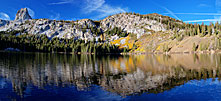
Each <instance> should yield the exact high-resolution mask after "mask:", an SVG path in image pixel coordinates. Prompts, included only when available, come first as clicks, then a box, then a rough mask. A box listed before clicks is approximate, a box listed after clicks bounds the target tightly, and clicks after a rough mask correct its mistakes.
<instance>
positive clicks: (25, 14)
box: [15, 8, 32, 21]
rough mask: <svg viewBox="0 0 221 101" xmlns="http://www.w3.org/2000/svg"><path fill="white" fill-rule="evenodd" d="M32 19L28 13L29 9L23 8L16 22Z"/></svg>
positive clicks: (17, 15)
mask: <svg viewBox="0 0 221 101" xmlns="http://www.w3.org/2000/svg"><path fill="white" fill-rule="evenodd" d="M29 19H32V18H31V16H30V15H29V13H28V9H27V8H22V9H20V10H19V11H18V12H17V14H16V17H15V20H16V21H17V20H19V21H23V20H29Z"/></svg>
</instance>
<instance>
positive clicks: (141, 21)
mask: <svg viewBox="0 0 221 101" xmlns="http://www.w3.org/2000/svg"><path fill="white" fill-rule="evenodd" d="M115 27H118V28H121V29H122V30H123V31H125V32H127V33H134V34H137V37H138V38H139V37H140V36H142V35H144V34H150V33H151V30H152V31H165V30H166V25H165V24H162V23H159V22H157V21H156V20H152V19H147V18H144V17H141V16H137V15H133V14H128V13H127V14H126V13H121V14H116V15H113V16H110V17H107V18H105V19H103V20H100V21H93V20H90V19H82V20H79V21H64V20H60V21H56V20H49V19H32V18H31V16H30V15H29V13H28V9H27V8H22V9H21V10H19V11H18V12H17V14H16V18H15V20H14V21H6V20H0V31H13V30H24V33H28V34H45V35H47V36H48V37H49V38H52V37H59V38H68V39H70V38H75V39H83V40H92V39H93V38H94V37H96V36H99V35H95V34H96V33H93V31H92V30H96V31H97V30H99V31H100V33H105V31H107V30H111V29H113V28H115ZM92 28H93V29H92Z"/></svg>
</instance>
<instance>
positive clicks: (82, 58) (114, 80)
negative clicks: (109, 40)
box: [0, 52, 221, 96]
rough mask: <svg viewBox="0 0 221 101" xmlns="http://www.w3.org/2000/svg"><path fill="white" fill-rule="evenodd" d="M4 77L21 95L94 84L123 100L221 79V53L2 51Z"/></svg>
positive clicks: (86, 87) (0, 58)
mask: <svg viewBox="0 0 221 101" xmlns="http://www.w3.org/2000/svg"><path fill="white" fill-rule="evenodd" d="M0 56H1V57H0V76H1V77H3V78H7V79H9V80H10V81H11V82H12V86H13V90H14V91H15V92H17V93H18V94H19V95H21V96H22V95H23V93H24V91H25V89H27V85H34V86H36V87H38V88H44V87H45V86H46V85H52V86H76V87H77V88H78V90H87V89H88V87H90V86H91V85H94V84H95V85H98V86H101V87H102V88H103V89H104V90H106V91H109V92H112V93H117V94H119V95H122V96H126V95H133V94H142V93H144V92H148V93H160V92H164V91H165V90H170V89H172V88H174V87H175V86H179V85H183V84H184V83H185V82H188V81H189V80H194V79H196V80H200V79H207V78H214V79H215V78H217V77H218V78H219V79H220V78H221V69H220V68H221V55H220V54H214V55H211V54H210V55H209V54H190V55H179V54H175V55H131V56H115V55H108V56H95V55H64V54H46V53H7V52H0Z"/></svg>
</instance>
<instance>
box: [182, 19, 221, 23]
mask: <svg viewBox="0 0 221 101" xmlns="http://www.w3.org/2000/svg"><path fill="white" fill-rule="evenodd" d="M216 21H220V19H202V20H189V21H184V22H216Z"/></svg>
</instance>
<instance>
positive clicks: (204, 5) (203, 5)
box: [197, 4, 210, 7]
mask: <svg viewBox="0 0 221 101" xmlns="http://www.w3.org/2000/svg"><path fill="white" fill-rule="evenodd" d="M197 7H210V5H208V4H199V5H198V6H197Z"/></svg>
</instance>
